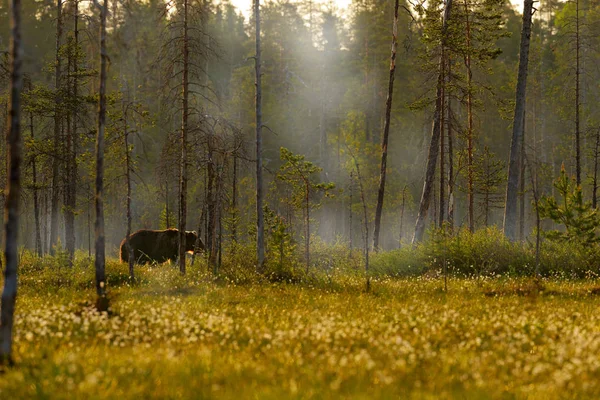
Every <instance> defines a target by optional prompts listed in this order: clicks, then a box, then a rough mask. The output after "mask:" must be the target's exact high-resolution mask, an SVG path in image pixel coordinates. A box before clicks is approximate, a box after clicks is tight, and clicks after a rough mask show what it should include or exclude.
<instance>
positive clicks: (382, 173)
mask: <svg viewBox="0 0 600 400" xmlns="http://www.w3.org/2000/svg"><path fill="white" fill-rule="evenodd" d="M399 3H400V1H399V0H396V1H395V3H394V24H393V27H392V54H391V56H390V77H389V84H388V95H387V100H386V102H385V123H384V126H383V137H382V140H381V167H380V170H379V189H378V191H377V207H376V208H375V228H374V231H373V250H374V251H377V250H378V249H379V231H380V229H381V215H382V214H383V197H384V193H385V178H386V172H387V151H388V141H389V136H390V122H391V113H392V97H393V95H394V78H395V75H396V46H397V43H398V7H399Z"/></svg>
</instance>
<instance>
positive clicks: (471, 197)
mask: <svg viewBox="0 0 600 400" xmlns="http://www.w3.org/2000/svg"><path fill="white" fill-rule="evenodd" d="M469 12H470V10H469V6H468V3H467V1H466V0H465V18H466V28H467V32H466V34H467V54H466V57H465V66H466V67H467V198H468V207H469V210H468V220H469V231H470V232H471V233H472V232H474V231H475V189H474V187H473V186H474V182H473V181H474V179H475V177H474V175H475V173H474V166H473V152H474V149H473V71H472V70H471V21H470V19H469Z"/></svg>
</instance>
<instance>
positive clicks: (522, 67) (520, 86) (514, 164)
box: [504, 0, 533, 241]
mask: <svg viewBox="0 0 600 400" xmlns="http://www.w3.org/2000/svg"><path fill="white" fill-rule="evenodd" d="M532 13H533V0H525V1H524V5H523V27H522V30H521V45H520V54H519V75H518V78H517V90H516V96H515V97H516V99H515V115H514V119H513V132H512V140H511V145H510V159H509V164H508V182H507V185H506V205H505V208H504V235H506V237H507V238H508V239H509V240H512V241H514V240H516V239H517V196H518V185H519V170H520V168H519V160H520V159H521V154H520V150H521V140H522V139H521V138H522V136H523V130H524V126H523V123H524V116H525V95H526V89H527V67H528V62H529V42H530V39H531V19H532Z"/></svg>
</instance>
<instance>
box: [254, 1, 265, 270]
mask: <svg viewBox="0 0 600 400" xmlns="http://www.w3.org/2000/svg"><path fill="white" fill-rule="evenodd" d="M254 22H255V24H256V27H255V28H256V29H255V35H256V36H255V37H256V56H255V59H254V67H255V68H254V70H255V85H256V99H255V106H256V258H257V260H256V271H257V272H258V273H262V272H263V271H264V263H265V218H264V210H263V196H264V195H263V189H264V188H263V171H262V168H263V167H262V85H261V80H262V77H261V65H260V0H254Z"/></svg>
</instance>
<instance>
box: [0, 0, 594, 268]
mask: <svg viewBox="0 0 600 400" xmlns="http://www.w3.org/2000/svg"><path fill="white" fill-rule="evenodd" d="M188 7H189V42H188V43H189V82H190V96H189V107H190V112H189V133H188V143H189V146H188V149H187V154H188V197H187V203H188V204H187V222H186V226H187V228H188V229H194V230H197V231H199V232H200V234H201V236H202V238H203V240H204V242H205V243H206V244H207V247H208V249H209V253H212V254H217V253H218V254H220V253H221V251H223V252H227V249H231V248H233V247H234V244H235V243H238V242H239V243H249V244H250V245H252V244H253V243H254V245H255V238H254V237H255V235H256V197H255V179H256V175H255V165H254V164H255V162H254V161H255V142H254V141H255V137H254V135H255V128H256V126H255V109H254V106H255V102H254V96H255V85H254V79H255V77H254V62H253V56H254V54H255V48H254V46H255V43H254V29H255V27H254V21H253V19H252V17H250V18H249V19H245V18H244V16H243V15H242V14H241V13H240V12H239V11H238V10H237V9H235V8H234V7H233V6H232V5H231V4H230V3H228V2H227V1H221V2H217V1H211V0H195V1H191V2H189V6H188ZM443 8H444V4H443V3H442V2H441V1H429V2H427V3H423V4H417V3H409V2H406V1H400V12H399V21H398V49H397V58H396V71H395V86H394V101H393V103H392V109H391V126H390V139H389V154H388V164H387V171H388V179H387V184H386V192H385V201H384V206H383V218H382V226H381V239H380V246H381V248H382V249H384V250H391V249H395V248H398V247H400V246H401V245H402V244H407V243H409V242H410V241H411V240H412V237H413V234H414V230H415V220H416V217H417V211H418V205H419V200H420V198H421V192H422V189H423V180H424V175H425V165H426V161H427V155H428V147H429V144H430V139H431V126H432V116H433V114H434V108H435V99H436V83H437V80H438V72H439V68H438V67H439V59H440V53H441V47H440V43H441V40H440V37H441V35H442V19H441V15H442V11H443ZM535 8H536V9H537V10H536V12H535V13H534V15H533V29H532V35H531V47H530V53H529V57H530V59H529V76H528V86H527V101H526V113H525V136H524V137H525V139H524V143H523V149H524V154H525V157H524V158H526V161H525V160H522V162H521V172H520V181H521V183H520V189H519V199H520V201H519V210H520V214H519V239H520V240H522V241H524V240H527V239H528V238H529V240H532V239H531V237H532V236H531V235H532V234H533V232H534V231H535V225H536V213H535V206H534V204H533V202H534V200H535V198H534V197H540V196H542V195H556V189H555V187H554V186H553V181H554V179H555V178H556V177H558V176H559V175H560V171H561V166H563V165H564V168H565V170H566V172H567V174H568V175H572V176H575V175H576V163H577V157H576V150H577V149H576V145H575V144H576V141H575V140H576V136H577V135H580V138H581V139H580V149H581V156H580V165H581V186H582V190H583V198H584V199H585V201H592V202H593V207H594V208H595V207H596V205H597V193H596V189H597V173H598V156H599V153H600V109H599V108H598V107H597V106H596V105H597V104H598V101H599V96H600V85H599V82H600V3H598V2H595V1H592V0H579V1H577V2H572V1H571V2H560V1H556V0H543V1H541V2H539V3H536V4H535ZM181 11H182V7H180V4H179V2H177V1H174V2H164V1H156V0H148V1H137V0H120V1H114V2H111V3H110V5H109V15H108V20H107V32H108V37H107V46H108V55H109V67H108V84H107V96H108V108H107V128H106V129H107V130H106V135H107V138H106V140H107V142H106V153H105V157H106V161H105V167H106V169H105V221H106V241H107V251H108V255H109V256H113V257H116V256H117V251H116V250H117V247H118V245H119V243H120V242H121V240H122V239H123V238H124V237H125V234H126V228H127V223H126V204H127V202H126V200H127V190H126V187H127V181H126V179H127V171H128V167H127V165H128V164H129V171H130V173H131V174H130V178H131V184H132V198H131V208H132V228H133V230H136V229H142V228H147V229H165V228H168V227H177V226H178V221H177V215H178V207H179V198H178V196H179V188H180V185H179V174H180V164H179V160H180V156H181V149H180V144H179V135H180V130H181V100H180V97H181V85H182V79H181V76H182V72H183V62H182V51H181V48H182V46H183V39H182V36H181V26H182V25H181V24H182V12H181ZM22 12H23V15H22V18H23V20H22V29H23V39H24V51H25V53H24V73H25V85H24V93H23V96H24V98H23V101H24V103H23V107H24V108H23V113H22V126H23V135H24V138H25V148H24V151H25V154H24V157H25V159H24V160H25V162H24V174H23V178H24V186H23V192H22V199H21V209H20V226H21V228H20V234H19V235H20V243H21V244H22V245H24V246H25V247H26V248H30V249H32V250H34V249H35V250H36V251H38V253H39V254H43V253H49V252H54V251H56V250H57V249H60V251H63V250H62V249H66V254H68V255H72V254H73V252H74V251H75V249H84V250H87V249H90V251H91V247H92V246H93V240H92V237H93V221H94V218H95V216H94V210H93V199H94V185H93V181H94V144H95V134H96V112H97V101H98V95H97V87H98V71H99V65H98V60H99V59H100V56H99V45H98V43H99V38H98V32H99V26H98V24H99V18H98V17H97V14H98V10H97V9H96V7H95V6H94V5H93V4H92V3H90V2H87V1H78V0H73V1H64V2H62V3H61V2H60V1H59V3H58V4H57V3H56V2H54V3H51V2H45V1H37V0H23V7H22ZM520 12H521V10H518V11H517V10H515V9H514V8H513V6H511V4H510V2H509V1H504V0H478V1H472V0H468V1H467V0H457V1H456V2H455V3H454V7H453V10H452V15H451V17H450V20H449V22H448V29H447V32H446V33H445V35H446V39H445V40H446V46H445V50H444V60H445V68H444V77H443V113H442V114H443V117H442V119H441V123H442V128H441V131H442V138H441V139H442V142H441V145H440V146H441V147H440V148H441V149H442V152H441V154H440V155H441V162H440V161H438V167H437V169H436V178H435V180H436V183H435V185H434V188H433V193H432V195H431V196H432V202H431V206H430V209H429V213H428V225H427V226H428V227H432V226H440V224H442V225H445V226H446V227H450V228H454V229H455V230H457V229H458V228H460V229H465V230H467V229H472V230H477V229H480V228H483V227H489V226H498V227H500V228H501V227H502V222H503V212H504V198H505V194H506V177H507V169H508V166H507V165H508V158H509V152H510V143H511V131H512V121H513V113H514V108H515V106H514V102H515V86H516V82H517V70H518V64H519V41H520V31H521V26H522V17H521V15H520ZM393 14H394V4H393V2H391V1H380V0H355V1H353V3H352V5H351V7H350V8H349V9H348V10H347V12H345V15H342V13H341V12H340V11H339V10H337V9H336V8H335V7H332V6H331V5H330V4H329V5H328V4H327V2H323V3H320V2H313V1H310V0H309V1H294V2H292V1H284V0H279V1H268V2H265V3H264V4H262V5H261V19H262V21H261V22H262V35H261V37H262V73H263V75H262V76H263V110H262V113H263V124H264V126H263V129H262V132H263V146H264V149H263V157H264V173H265V194H266V202H265V206H266V214H265V215H266V229H267V244H268V249H267V251H269V248H274V247H273V246H275V245H274V243H276V242H277V243H284V242H285V243H286V246H288V245H289V248H290V249H291V250H290V251H293V250H294V248H295V247H294V246H293V245H292V243H298V244H300V243H303V242H304V238H305V236H306V227H305V218H306V214H305V213H306V210H307V209H306V207H305V205H306V204H305V203H304V202H303V200H302V193H303V191H302V190H303V189H302V184H301V183H299V182H302V179H303V178H302V177H301V176H300V175H302V174H296V173H295V172H293V171H292V172H290V169H292V170H293V168H295V167H290V165H295V166H296V167H297V166H298V165H300V166H302V168H307V169H305V170H304V174H305V175H302V176H306V177H309V178H308V179H310V182H311V185H312V186H310V188H311V189H310V197H311V198H310V205H309V206H308V208H309V209H310V232H311V235H312V239H311V240H312V243H313V244H315V245H316V244H318V243H320V242H326V243H334V242H335V243H343V244H345V245H347V246H351V247H361V246H362V245H363V243H364V234H365V225H364V212H363V211H364V210H363V201H362V197H361V193H362V194H364V204H365V205H366V215H367V219H368V229H369V230H371V231H372V227H371V226H372V223H373V220H374V215H375V206H376V200H377V188H378V184H379V176H380V175H379V169H380V158H381V140H382V132H383V128H384V122H385V102H386V97H387V90H388V79H389V68H390V43H391V29H392V22H393V19H394V18H393V17H394V15H393ZM467 23H468V24H469V27H468V28H469V29H467V25H466V24H467ZM0 26H8V9H7V4H6V3H2V4H0ZM467 32H468V34H467ZM8 34H9V32H8V29H2V30H1V31H0V48H2V49H4V48H7V44H8ZM3 57H4V58H3V59H2V64H0V66H1V67H0V89H1V92H0V119H1V124H2V126H6V125H5V124H6V121H7V119H8V115H7V114H8V100H9V99H8V87H9V74H8V57H7V56H3ZM467 60H469V61H468V62H467ZM469 111H470V112H469ZM469 116H471V118H472V119H471V120H472V124H469ZM282 147H283V148H285V149H287V150H289V152H288V151H286V150H282V149H281V148H282ZM0 152H1V157H2V158H4V157H5V156H6V148H5V144H4V142H2V143H1V144H0ZM296 155H298V156H304V157H305V159H302V158H301V157H296ZM128 157H129V159H128ZM304 161H310V162H312V163H314V164H312V165H311V164H306V163H304ZM286 163H287V166H288V167H287V169H286V167H285V165H286ZM290 163H291V164H290ZM357 166H358V168H359V172H357ZM282 167H283V168H282ZM313 167H319V168H320V169H319V168H316V169H315V168H313ZM440 167H441V168H440ZM440 170H441V172H440ZM329 183H333V184H334V185H329ZM5 185H6V172H5V170H4V169H0V186H5ZM534 189H535V190H534ZM469 193H472V199H473V201H472V202H470V201H469V197H470V196H469ZM299 196H300V197H299ZM0 201H2V202H3V201H4V194H2V197H1V198H0ZM471 210H472V214H471V213H470V211H471ZM470 215H472V217H470ZM554 226H555V225H554V224H553V223H552V221H548V220H546V221H543V225H542V227H543V228H545V229H550V228H552V227H554ZM298 247H301V246H298ZM286 251H287V250H286ZM298 252H299V250H298ZM299 254H300V252H299ZM215 257H216V256H215Z"/></svg>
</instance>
